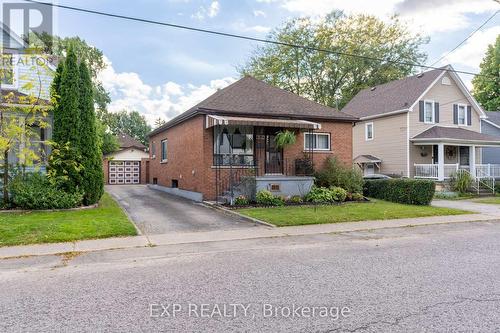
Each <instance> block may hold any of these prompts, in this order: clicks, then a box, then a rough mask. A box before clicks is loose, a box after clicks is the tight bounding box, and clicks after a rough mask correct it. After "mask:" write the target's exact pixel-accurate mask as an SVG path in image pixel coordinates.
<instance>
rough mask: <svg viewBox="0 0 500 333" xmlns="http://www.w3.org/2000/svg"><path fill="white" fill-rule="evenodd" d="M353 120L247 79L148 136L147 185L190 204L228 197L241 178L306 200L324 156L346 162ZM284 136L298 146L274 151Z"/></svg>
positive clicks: (349, 159) (234, 192) (236, 189)
mask: <svg viewBox="0 0 500 333" xmlns="http://www.w3.org/2000/svg"><path fill="white" fill-rule="evenodd" d="M356 119H357V118H355V117H353V116H350V115H347V114H345V113H342V112H340V111H337V110H335V109H332V108H330V107H326V106H323V105H321V104H318V103H315V102H312V101H310V100H308V99H305V98H302V97H300V96H298V95H295V94H293V93H291V92H288V91H285V90H282V89H279V88H276V87H274V86H271V85H268V84H267V83H264V82H262V81H259V80H257V79H255V78H252V77H248V76H247V77H244V78H242V79H240V80H239V81H237V82H235V83H233V84H231V85H230V86H228V87H226V88H224V89H221V90H219V91H217V92H216V93H214V94H213V95H212V96H210V97H208V98H207V99H206V100H204V101H202V102H201V103H199V104H197V105H195V106H194V107H192V108H191V109H189V110H187V111H186V112H184V113H182V114H180V115H179V116H177V117H175V118H174V119H172V120H171V121H169V122H168V123H166V124H165V125H163V126H161V127H159V128H158V129H156V130H154V131H153V132H151V133H150V134H149V144H150V163H149V170H148V176H149V181H150V182H151V183H153V186H155V187H157V188H159V189H161V190H164V191H166V192H173V193H175V194H178V195H182V196H186V197H189V198H191V199H194V200H215V199H218V198H220V197H222V196H225V195H226V196H227V195H228V194H230V195H231V197H233V198H234V196H235V195H237V194H238V193H240V192H241V191H242V189H241V186H240V185H241V183H242V181H243V180H244V179H247V180H248V179H253V181H255V183H253V184H255V185H252V186H254V187H256V189H257V190H259V189H263V188H266V189H269V190H271V191H274V192H275V193H276V194H281V195H294V194H298V195H304V194H306V193H307V192H308V191H309V188H310V186H311V185H312V181H313V178H312V177H311V175H312V168H313V167H314V168H315V169H317V168H321V167H322V166H323V164H324V161H325V160H326V159H327V158H328V157H333V156H336V157H337V158H338V159H339V160H340V161H342V162H344V163H345V164H346V165H351V164H352V126H353V124H354V122H355V121H356ZM283 130H291V131H293V132H294V133H295V135H296V142H295V144H293V145H289V146H285V147H284V148H283V149H278V148H277V147H276V144H275V137H276V134H277V133H279V132H280V131H283ZM214 138H215V139H214ZM239 186H240V187H239Z"/></svg>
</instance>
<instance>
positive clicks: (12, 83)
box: [0, 53, 18, 89]
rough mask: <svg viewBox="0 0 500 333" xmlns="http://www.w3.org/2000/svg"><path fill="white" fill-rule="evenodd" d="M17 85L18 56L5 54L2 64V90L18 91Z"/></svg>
mask: <svg viewBox="0 0 500 333" xmlns="http://www.w3.org/2000/svg"><path fill="white" fill-rule="evenodd" d="M17 83H18V68H17V56H16V55H15V54H12V53H4V54H2V58H1V63H0V85H1V87H2V89H17Z"/></svg>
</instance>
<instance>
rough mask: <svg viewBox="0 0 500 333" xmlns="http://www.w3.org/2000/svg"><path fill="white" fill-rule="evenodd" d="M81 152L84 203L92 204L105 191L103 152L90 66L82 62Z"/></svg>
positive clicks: (80, 97)
mask: <svg viewBox="0 0 500 333" xmlns="http://www.w3.org/2000/svg"><path fill="white" fill-rule="evenodd" d="M79 104H80V107H79V109H80V128H79V133H81V135H80V142H79V145H80V148H79V150H80V153H81V156H82V165H83V170H82V189H83V192H84V195H83V203H84V204H85V205H92V204H95V203H97V202H98V201H99V199H100V198H101V196H102V194H103V192H104V185H103V184H104V175H103V171H102V159H101V156H102V153H101V149H100V147H99V139H98V133H97V124H96V115H95V110H94V100H93V93H92V80H91V78H90V72H89V68H88V67H87V65H86V64H85V62H82V63H81V64H80V95H79Z"/></svg>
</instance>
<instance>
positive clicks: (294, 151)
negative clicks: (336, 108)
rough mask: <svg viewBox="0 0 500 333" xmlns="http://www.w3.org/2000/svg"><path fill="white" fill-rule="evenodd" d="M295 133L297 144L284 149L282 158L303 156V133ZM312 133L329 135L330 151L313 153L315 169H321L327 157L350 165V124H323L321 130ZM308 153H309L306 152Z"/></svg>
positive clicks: (293, 158)
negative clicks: (334, 157)
mask: <svg viewBox="0 0 500 333" xmlns="http://www.w3.org/2000/svg"><path fill="white" fill-rule="evenodd" d="M296 133H297V142H296V143H295V144H294V145H293V146H288V147H285V149H284V150H283V158H284V159H288V160H295V159H297V158H301V157H303V156H304V133H306V132H300V133H299V132H298V131H296ZM314 133H330V140H331V143H330V147H331V150H330V151H314V153H313V162H314V167H315V168H316V169H319V168H322V167H323V165H324V162H325V160H326V159H327V158H328V157H333V156H336V157H337V158H338V159H339V160H340V161H342V162H344V163H345V164H346V165H348V166H350V165H352V124H351V123H340V122H323V123H321V129H319V130H315V131H314ZM307 153H309V152H307Z"/></svg>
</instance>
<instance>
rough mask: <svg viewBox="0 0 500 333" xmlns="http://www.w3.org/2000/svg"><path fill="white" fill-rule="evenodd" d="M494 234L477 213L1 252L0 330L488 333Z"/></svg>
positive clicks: (496, 299)
mask: <svg viewBox="0 0 500 333" xmlns="http://www.w3.org/2000/svg"><path fill="white" fill-rule="evenodd" d="M499 240H500V222H498V223H491V222H489V223H484V222H476V223H457V224H444V225H434V226H426V227H412V228H398V229H383V230H378V231H371V232H355V233H354V232H353V233H344V234H334V235H321V236H320V235H316V236H303V237H290V238H278V239H260V240H249V241H232V242H220V243H215V242H214V243H204V244H191V245H190V244H186V245H178V246H170V247H154V248H142V249H129V250H114V251H104V252H95V253H89V254H80V255H76V256H74V257H72V256H47V257H40V258H19V259H9V260H0V331H1V332H21V331H22V332H49V331H60V332H80V331H86V332H114V331H120V332H139V331H148V332H155V331H172V332H173V331H175V332H192V331H195V332H225V331H240V332H242V331H245V332H341V331H349V332H415V331H420V332H424V331H425V332H433V331H434V332H445V331H447V332H493V331H498V330H499V328H500V241H499ZM177 304H178V306H177ZM202 304H208V305H206V306H205V305H202ZM215 304H217V305H218V306H219V312H218V311H217V310H215ZM224 304H225V305H226V312H225V313H223V312H222V310H223V307H224ZM230 304H236V305H234V306H232V305H230ZM293 304H295V306H296V307H300V309H299V310H298V315H299V316H296V315H293V316H295V317H293V316H292V314H289V312H288V310H286V309H287V308H290V310H292V311H293ZM161 305H163V306H164V308H162V307H161ZM174 306H177V307H176V309H178V312H176V316H175V317H173V312H172V308H173V307H174ZM244 307H245V308H246V309H247V312H244V311H243V308H244ZM276 307H279V308H278V310H277V312H276ZM323 307H324V308H326V309H328V310H327V313H328V314H327V315H326V316H324V317H321V314H323V315H324V314H325V312H323V313H322V312H321V311H322V310H321V309H323ZM233 309H236V311H233ZM266 309H267V310H266ZM269 309H272V310H269ZM283 309H284V310H283ZM303 309H308V310H303ZM314 309H316V310H314ZM335 309H339V312H340V311H341V309H344V312H343V315H341V314H340V313H336V310H335ZM266 311H267V312H266ZM270 313H271V314H270ZM313 313H314V315H313ZM167 314H168V315H169V316H167ZM245 314H246V316H245ZM275 314H276V315H275ZM308 314H309V315H308ZM203 315H208V317H203ZM307 315H308V316H307Z"/></svg>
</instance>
